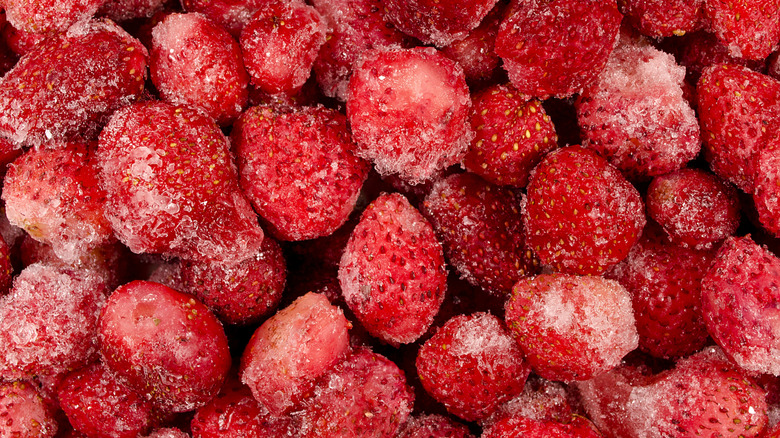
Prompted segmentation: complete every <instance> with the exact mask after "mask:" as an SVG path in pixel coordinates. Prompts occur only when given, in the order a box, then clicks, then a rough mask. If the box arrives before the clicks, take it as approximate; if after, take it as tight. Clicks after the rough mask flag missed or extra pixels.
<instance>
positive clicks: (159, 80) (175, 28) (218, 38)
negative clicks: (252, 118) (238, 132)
mask: <svg viewBox="0 0 780 438" xmlns="http://www.w3.org/2000/svg"><path fill="white" fill-rule="evenodd" d="M182 28H185V29H187V30H186V31H182V30H181V29H182ZM149 54H150V59H149V71H150V74H151V78H152V82H153V83H154V85H155V87H157V90H158V91H159V92H160V96H161V98H162V99H163V100H165V101H167V102H171V103H173V104H178V105H186V106H189V107H194V108H199V109H201V110H202V111H203V112H205V113H206V114H207V115H208V116H210V117H211V118H213V119H214V120H216V121H217V124H218V125H220V126H227V125H230V124H232V122H233V121H234V120H235V119H236V118H237V117H238V115H239V114H240V113H241V110H242V109H243V108H244V107H245V106H246V104H247V101H248V98H249V91H248V88H247V87H248V86H249V74H248V73H247V72H246V69H245V68H244V64H243V60H242V55H241V48H240V47H239V45H238V42H237V41H236V40H235V39H234V38H233V37H232V36H231V35H230V34H229V33H228V32H227V31H226V30H224V29H223V28H221V27H220V26H218V25H216V24H214V23H212V22H211V21H209V20H208V19H207V18H206V17H205V16H204V15H201V14H198V13H189V14H170V15H168V16H167V17H165V19H163V20H162V21H161V22H160V23H158V24H157V25H156V26H155V27H154V29H153V30H152V46H151V49H150V53H149Z"/></svg>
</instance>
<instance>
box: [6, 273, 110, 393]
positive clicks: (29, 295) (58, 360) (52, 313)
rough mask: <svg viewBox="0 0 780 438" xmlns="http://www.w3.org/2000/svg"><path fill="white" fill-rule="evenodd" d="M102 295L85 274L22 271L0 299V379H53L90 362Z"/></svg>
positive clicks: (95, 345)
mask: <svg viewBox="0 0 780 438" xmlns="http://www.w3.org/2000/svg"><path fill="white" fill-rule="evenodd" d="M106 293H107V291H106V288H105V285H104V284H103V282H102V279H101V278H100V277H99V276H98V275H97V274H95V273H93V272H90V271H88V270H79V271H73V270H69V269H66V268H62V267H55V266H50V265H45V264H40V263H38V264H34V265H30V266H27V267H26V268H24V269H23V270H22V272H20V273H19V275H18V276H17V277H16V278H15V279H14V283H13V286H12V288H11V291H10V293H9V294H8V295H5V296H3V297H2V298H0V377H2V378H3V379H7V380H14V379H26V378H31V377H33V376H53V375H56V374H62V373H65V372H67V371H70V370H71V369H75V368H78V367H80V366H83V365H86V364H87V363H89V362H90V359H91V358H92V357H94V355H95V353H96V352H97V349H98V341H97V339H96V338H97V332H98V327H97V323H98V316H99V314H100V309H101V308H102V307H103V303H104V302H105V299H106V298H105V296H106Z"/></svg>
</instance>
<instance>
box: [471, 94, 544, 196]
mask: <svg viewBox="0 0 780 438" xmlns="http://www.w3.org/2000/svg"><path fill="white" fill-rule="evenodd" d="M473 105H474V106H473V108H472V113H471V127H472V128H473V129H474V132H476V134H477V135H476V137H474V140H472V142H471V146H470V147H469V151H468V152H467V153H466V157H465V158H464V166H465V167H466V169H468V170H470V171H471V172H474V173H476V174H477V175H479V176H481V177H482V178H485V180H487V181H489V182H491V183H493V184H498V185H508V186H514V187H525V186H526V185H527V184H528V174H529V173H530V172H531V169H533V168H534V167H535V166H536V165H537V164H538V163H539V161H541V159H542V157H544V155H545V154H546V153H547V152H550V151H551V150H553V149H555V148H556V147H557V145H558V136H557V135H556V134H555V126H554V125H553V123H552V120H551V119H550V117H549V116H548V115H547V113H546V112H545V110H544V108H543V107H542V104H541V102H539V101H538V100H536V99H531V100H528V98H527V97H525V96H523V95H522V94H520V93H518V92H517V90H515V89H514V88H513V87H511V86H509V87H508V86H503V85H494V86H491V87H489V88H487V89H485V90H484V91H482V92H480V93H479V94H477V95H476V96H475V97H474V99H473Z"/></svg>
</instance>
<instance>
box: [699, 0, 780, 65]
mask: <svg viewBox="0 0 780 438" xmlns="http://www.w3.org/2000/svg"><path fill="white" fill-rule="evenodd" d="M704 16H705V17H706V19H707V20H708V22H709V25H710V27H711V28H712V30H713V31H714V33H715V35H716V36H717V37H718V39H719V40H720V41H721V42H722V43H723V44H724V45H725V46H727V47H729V52H730V53H731V54H732V55H733V56H736V57H738V58H745V59H764V58H766V57H767V56H769V54H770V53H772V52H773V51H774V50H775V49H777V43H778V40H780V2H779V1H778V0H742V1H739V2H733V1H728V0H706V1H705V2H704Z"/></svg>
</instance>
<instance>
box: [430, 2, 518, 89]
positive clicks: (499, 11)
mask: <svg viewBox="0 0 780 438" xmlns="http://www.w3.org/2000/svg"><path fill="white" fill-rule="evenodd" d="M504 10H505V7H504V5H503V3H501V2H499V3H496V5H495V6H494V7H493V9H492V10H491V11H490V12H489V13H488V15H487V16H485V18H484V19H482V22H481V23H480V24H479V26H477V27H476V28H475V29H473V30H472V31H471V32H469V33H468V35H466V37H465V38H463V39H462V40H459V41H453V42H452V43H451V44H449V45H448V46H447V47H445V48H443V49H442V52H443V53H444V54H445V55H447V56H448V57H450V58H452V59H454V60H455V61H456V62H457V63H458V64H460V66H461V67H463V73H465V75H466V80H467V81H469V83H470V84H471V83H474V84H482V83H488V82H490V80H491V79H496V78H499V77H501V73H500V71H499V70H500V69H499V68H498V67H499V66H500V65H501V58H499V57H498V55H496V51H495V45H496V35H498V26H499V25H500V24H501V20H502V19H503V17H504Z"/></svg>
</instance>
